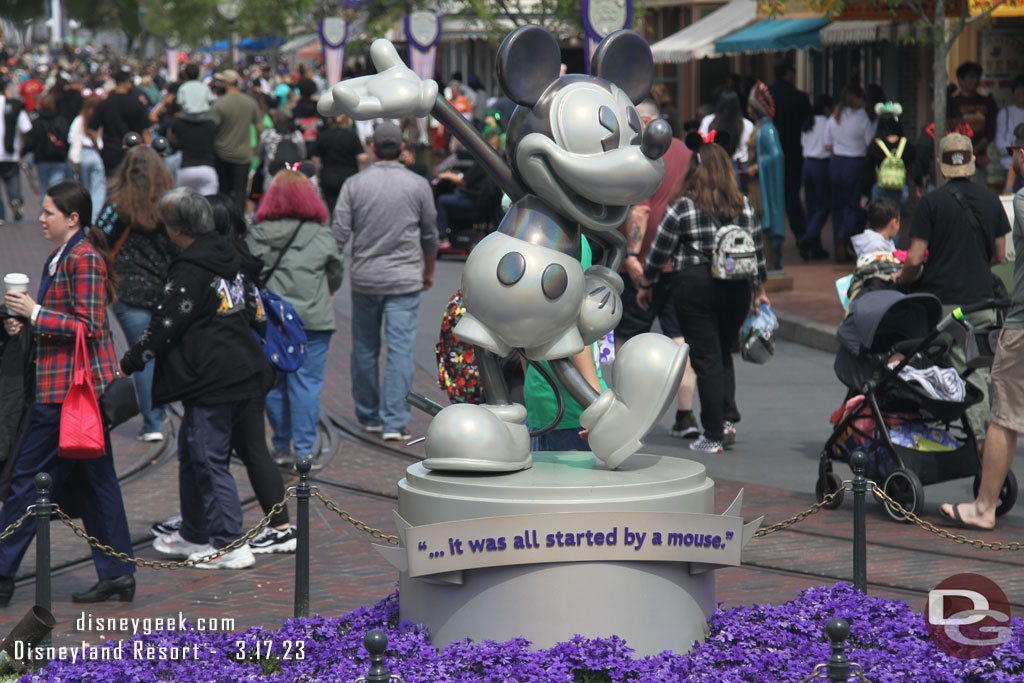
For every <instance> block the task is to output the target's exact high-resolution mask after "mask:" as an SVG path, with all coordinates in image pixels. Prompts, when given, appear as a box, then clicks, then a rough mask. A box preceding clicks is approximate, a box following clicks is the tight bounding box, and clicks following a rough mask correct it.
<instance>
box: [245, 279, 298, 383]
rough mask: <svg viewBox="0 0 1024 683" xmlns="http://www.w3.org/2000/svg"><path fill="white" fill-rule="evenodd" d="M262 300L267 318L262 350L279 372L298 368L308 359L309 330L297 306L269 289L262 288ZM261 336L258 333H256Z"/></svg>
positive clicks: (260, 297) (260, 298)
mask: <svg viewBox="0 0 1024 683" xmlns="http://www.w3.org/2000/svg"><path fill="white" fill-rule="evenodd" d="M259 301H260V304H261V306H262V308H263V315H265V316H266V318H267V331H266V332H265V334H264V337H263V339H261V340H260V341H261V342H262V343H263V353H264V354H266V356H267V360H268V361H270V364H271V365H273V366H274V368H275V369H277V370H278V371H280V372H295V371H296V370H298V369H299V368H301V367H302V363H303V362H304V361H305V360H306V331H305V329H303V322H302V318H300V317H299V314H298V313H296V312H295V307H294V306H292V305H291V304H290V303H288V302H287V301H285V300H284V299H282V298H281V297H280V295H278V294H275V293H274V292H271V291H270V290H266V289H262V290H260V296H259ZM257 336H259V335H257Z"/></svg>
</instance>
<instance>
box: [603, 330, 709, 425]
mask: <svg viewBox="0 0 1024 683" xmlns="http://www.w3.org/2000/svg"><path fill="white" fill-rule="evenodd" d="M672 341H674V342H675V343H676V344H680V345H681V344H684V343H686V340H685V339H683V338H682V337H672ZM625 343H626V340H625V339H622V338H620V337H616V338H615V352H616V353H618V352H619V349H620V348H622V345H623V344H625ZM696 386H697V373H696V372H694V371H693V366H692V365H690V358H689V356H687V358H686V370H685V371H684V372H683V379H682V381H680V382H679V391H678V392H677V393H676V397H677V398H676V408H677V409H678V410H689V411H692V410H693V390H694V388H695V387H696Z"/></svg>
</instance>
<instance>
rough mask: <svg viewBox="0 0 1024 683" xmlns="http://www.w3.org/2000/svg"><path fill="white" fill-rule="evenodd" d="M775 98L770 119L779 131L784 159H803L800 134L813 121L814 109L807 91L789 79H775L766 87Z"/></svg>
mask: <svg viewBox="0 0 1024 683" xmlns="http://www.w3.org/2000/svg"><path fill="white" fill-rule="evenodd" d="M768 91H769V92H770V93H771V95H772V98H773V99H774V100H775V116H774V117H772V121H773V122H774V123H775V127H776V128H777V129H778V131H779V143H780V144H781V146H782V153H783V154H784V155H785V158H786V161H787V162H790V160H794V162H795V160H801V161H802V160H803V154H802V153H801V148H800V134H801V133H802V132H803V131H804V130H805V129H808V128H809V124H812V123H813V121H814V110H813V109H812V108H811V100H810V98H809V97H808V96H807V93H805V92H803V91H802V90H797V88H796V86H795V85H793V84H792V83H790V82H789V81H775V83H774V84H773V85H772V86H771V87H770V88H769V89H768Z"/></svg>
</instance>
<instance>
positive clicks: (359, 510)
mask: <svg viewBox="0 0 1024 683" xmlns="http://www.w3.org/2000/svg"><path fill="white" fill-rule="evenodd" d="M47 247H48V245H47V244H46V243H45V242H43V241H42V240H41V239H40V238H39V234H38V230H36V229H35V226H34V225H32V226H29V225H28V224H25V223H23V224H22V225H16V226H12V225H11V224H8V226H6V227H5V228H2V229H0V270H3V271H4V272H7V271H9V270H14V269H15V268H14V267H13V266H14V264H25V263H30V264H39V263H41V262H42V259H43V258H44V257H45V254H46V253H47ZM791 252H793V253H791ZM785 256H786V263H787V264H792V265H787V266H786V271H787V273H789V274H790V275H792V276H793V277H794V284H795V289H794V290H793V291H791V292H783V293H776V294H774V295H773V302H774V304H775V306H776V308H777V309H778V310H779V311H780V312H781V313H782V314H784V315H785V314H788V315H791V316H793V317H794V319H797V321H798V329H805V330H806V329H808V325H809V324H810V323H813V324H814V325H816V326H820V328H822V329H824V330H826V331H828V330H829V328H830V327H831V329H832V330H834V327H835V325H836V324H837V323H838V322H839V320H840V319H841V316H842V309H841V308H840V306H839V304H838V300H837V299H836V296H835V288H834V284H833V283H834V280H835V279H836V278H838V277H841V276H842V275H844V274H846V272H848V271H847V267H845V266H836V265H833V264H830V263H815V264H803V263H801V262H800V261H799V259H798V258H797V257H796V254H795V252H794V250H793V249H792V247H791V246H790V247H787V252H786V255H785ZM25 268H26V266H22V267H21V268H18V269H20V270H24V269H25ZM27 268H28V270H29V271H30V272H32V271H33V270H38V266H37V265H33V266H31V267H27ZM807 321H810V323H807V324H805V323H806V322H807ZM801 325H803V328H801V327H800V326H801ZM348 334H349V333H348V320H347V319H345V318H342V317H339V332H338V334H337V335H335V337H334V340H333V343H332V348H331V351H330V354H329V360H328V367H329V368H330V371H329V380H328V382H327V385H326V386H325V388H324V394H323V406H324V409H325V411H326V412H327V413H329V414H331V415H332V416H335V417H336V418H337V419H338V420H339V421H340V422H341V423H343V424H344V423H347V424H348V425H350V426H351V425H352V424H353V423H354V416H353V406H352V401H351V395H350V390H349V386H350V380H349V363H348V357H347V349H348V338H349V336H348ZM414 389H415V390H416V391H418V392H420V393H423V394H425V395H427V396H430V397H431V398H434V399H435V400H437V401H439V402H442V403H443V402H444V399H445V397H444V395H443V393H442V392H441V391H440V390H439V389H438V388H437V386H436V383H435V381H434V376H433V371H432V369H431V370H430V371H428V370H424V369H422V368H418V369H417V373H416V377H415V381H414ZM427 422H428V418H427V416H426V415H424V414H422V413H419V412H417V411H414V412H413V418H412V422H411V424H410V430H411V431H412V432H413V433H414V434H415V435H421V434H423V433H424V431H425V429H426V425H427ZM137 429H138V425H137V424H135V423H129V424H127V425H125V426H123V427H122V428H120V429H119V430H118V431H117V433H115V435H114V449H115V454H116V455H115V457H116V463H117V467H118V471H119V472H125V471H127V470H129V469H131V468H132V467H133V466H136V465H137V464H138V463H139V461H140V460H145V459H147V458H152V457H153V452H152V449H146V448H144V447H142V445H141V444H138V443H137V442H136V441H134V439H133V436H134V434H135V433H136V432H137ZM401 450H402V451H403V452H405V453H407V454H414V455H420V456H421V455H422V446H421V445H416V446H411V447H408V448H401ZM408 462H409V459H408V457H395V456H394V455H388V454H385V453H382V452H381V451H380V450H378V449H376V448H374V447H372V445H369V444H368V443H366V442H365V441H363V440H360V439H354V438H342V441H341V442H340V446H339V449H338V451H337V454H336V455H335V456H334V457H333V458H332V459H331V460H330V461H329V462H328V464H327V467H326V468H325V469H324V471H323V472H322V475H321V476H322V477H323V478H324V480H327V481H332V482H341V483H345V484H351V485H355V486H360V487H363V488H365V489H368V490H371V491H375V492H377V493H379V494H383V495H394V494H395V492H396V484H397V482H398V480H399V479H400V478H401V476H402V475H403V472H404V468H405V467H406V466H407V464H408ZM235 473H236V475H242V476H236V478H237V480H238V482H239V490H240V493H241V494H242V495H243V496H249V494H250V491H249V488H248V484H247V482H246V481H245V477H244V473H242V472H241V471H240V469H237V468H236V470H235ZM176 476H177V475H176V467H175V464H174V458H173V456H171V457H167V458H165V459H164V460H162V461H161V462H160V463H159V464H158V465H156V466H153V467H152V468H150V469H149V470H147V471H146V472H145V473H144V474H143V475H141V476H139V477H137V478H135V479H134V480H132V481H131V482H130V483H129V484H127V485H126V486H125V487H124V496H125V501H126V507H127V509H128V515H129V524H130V526H131V531H132V537H133V539H136V540H143V539H145V538H147V536H148V535H149V534H148V529H149V525H150V524H152V523H153V522H154V521H158V520H161V519H164V518H166V517H167V516H170V515H171V514H173V513H174V512H175V510H176V508H177V496H176V486H177V484H176ZM717 484H718V492H719V494H718V498H717V500H718V505H717V507H718V510H719V511H721V510H722V509H724V507H725V505H726V504H728V502H729V501H731V500H732V498H733V496H734V495H735V493H736V491H737V490H738V489H739V488H741V487H743V488H745V490H746V498H745V503H744V508H743V509H744V513H745V514H747V515H754V514H758V515H759V514H764V515H765V516H766V521H767V522H769V523H770V522H774V521H777V520H779V519H783V518H786V517H789V516H790V515H792V514H794V513H796V512H798V511H800V510H803V509H805V508H806V507H808V506H809V505H810V504H811V503H812V502H813V496H812V495H811V494H810V493H806V492H795V491H786V490H782V489H777V488H773V487H767V486H761V485H759V484H757V483H756V482H755V483H751V482H734V481H719V482H717ZM323 490H324V492H325V495H327V496H328V497H330V498H332V499H334V500H336V501H338V503H339V505H340V506H341V507H343V508H345V509H346V510H348V511H349V512H351V513H352V514H353V515H354V516H355V517H357V518H360V519H363V520H365V521H366V522H367V523H369V524H370V525H372V526H376V527H378V528H381V529H384V530H385V531H388V532H390V531H392V530H393V523H392V518H391V511H392V510H393V509H394V507H395V505H394V503H393V502H392V501H389V500H384V499H381V498H379V497H368V496H361V495H357V494H353V493H350V492H345V491H343V490H340V489H337V488H333V487H330V486H326V485H325V486H324V487H323ZM851 505H852V504H851V502H850V497H849V496H848V497H847V499H846V502H845V503H844V504H843V506H842V507H841V508H840V509H839V510H836V511H823V512H821V513H819V514H818V515H815V516H813V517H811V518H810V519H808V520H806V521H805V522H803V523H801V524H800V525H799V526H798V527H796V529H795V530H791V531H784V532H780V533H778V534H775V535H772V536H770V537H768V538H765V539H755V540H753V541H751V543H750V545H749V546H748V548H747V552H746V555H745V557H746V561H747V566H744V567H737V568H727V569H723V570H720V571H719V572H718V573H717V598H718V599H719V600H720V601H722V602H724V603H725V604H728V605H736V604H744V603H752V602H766V601H767V602H779V601H783V600H787V599H790V598H791V597H792V596H793V595H794V594H795V593H796V592H797V591H798V590H800V589H802V588H807V587H810V586H814V585H820V584H822V583H827V582H830V581H831V580H833V579H832V578H831V577H849V575H850V565H851V547H852V546H851V542H850V537H851V535H850V523H851V509H852V507H851ZM290 507H291V509H292V511H293V513H294V503H292V504H291V506H290ZM258 519H259V513H258V511H257V510H255V509H253V508H252V507H250V508H249V509H248V510H247V512H246V524H247V525H252V524H255V523H256V521H258ZM310 519H311V533H312V538H313V552H312V557H311V605H312V610H313V611H314V612H318V613H323V614H331V615H337V614H340V613H342V612H344V611H346V610H349V609H352V608H354V607H356V606H359V605H364V604H369V603H372V602H373V601H375V600H377V599H379V598H381V597H382V596H384V595H386V594H387V593H388V592H390V591H391V590H392V589H393V587H394V584H395V581H396V580H397V573H396V572H395V571H394V570H393V569H392V568H391V567H390V565H388V564H387V563H385V562H384V560H383V559H381V558H380V557H379V556H378V555H377V554H376V553H375V552H374V551H373V550H372V549H371V548H370V544H369V538H368V537H367V536H366V535H364V534H361V533H359V532H357V531H356V530H355V529H354V528H353V527H351V526H349V525H347V524H345V523H344V522H342V521H341V520H340V519H338V518H337V516H336V515H334V514H333V513H330V512H328V511H327V510H326V509H324V508H323V507H322V506H321V505H319V503H318V502H317V501H315V500H314V501H312V504H311V515H310ZM1021 531H1022V530H1021V529H1019V528H1011V527H1009V526H1000V531H999V533H998V534H997V535H998V537H999V538H1000V539H1006V540H1009V539H1012V538H1019V537H1020V536H1021ZM868 532H869V540H870V542H871V547H870V549H869V553H868V556H869V562H870V564H869V575H868V576H869V579H870V580H871V581H872V582H873V583H872V585H871V592H872V593H875V594H879V595H886V596H890V597H902V598H906V599H909V600H910V601H911V602H912V604H915V606H917V605H918V603H919V602H920V594H919V593H917V592H916V591H920V590H927V589H928V588H930V587H931V586H932V585H934V584H935V583H937V582H938V581H939V580H941V579H942V578H945V576H948V575H949V574H950V573H954V572H956V571H961V570H964V569H965V568H971V569H972V570H975V571H979V572H981V573H990V572H994V573H995V574H996V575H998V576H999V581H1000V583H1001V584H1002V585H1003V587H1004V589H1006V591H1007V593H1008V594H1009V595H1010V596H1011V601H1013V602H1015V603H1017V604H1020V603H1021V602H1022V600H1021V597H1020V596H1021V595H1022V591H1021V588H1022V587H1024V586H1022V585H1021V582H1022V581H1024V578H1022V577H1024V573H1021V572H1019V565H1020V564H1021V563H1022V559H1021V558H1020V556H1019V555H1013V556H1010V555H1009V554H1004V556H1002V557H992V556H991V553H988V552H987V551H979V550H974V549H971V548H965V547H963V546H957V545H953V544H952V543H948V542H944V541H941V540H939V539H936V538H933V537H931V536H929V535H928V534H927V533H925V532H923V531H920V530H917V529H913V528H911V527H908V526H905V525H898V524H894V523H892V522H889V521H888V520H887V519H885V518H884V516H883V515H882V513H881V511H880V510H879V509H878V508H877V506H875V505H874V504H873V503H869V522H868ZM53 536H54V560H55V564H61V563H66V562H70V561H73V560H75V559H85V558H86V557H87V552H86V549H85V546H84V543H83V542H82V541H81V540H79V539H77V538H74V537H73V536H72V535H71V534H70V532H68V531H67V530H66V529H65V528H64V527H63V525H59V524H55V525H53ZM139 556H140V557H146V558H150V559H158V554H157V553H155V552H154V551H153V550H152V549H151V548H148V547H144V548H143V549H142V550H141V551H140V552H139ZM33 562H34V555H33V551H32V550H31V549H30V551H29V553H28V555H27V557H26V561H25V563H24V565H23V567H22V572H21V574H20V575H21V576H27V575H28V574H29V573H30V572H31V571H32V569H33ZM293 567H294V559H293V557H292V556H288V555H276V556H260V557H258V560H257V565H256V567H255V568H253V569H251V570H246V571H213V572H203V571H201V570H181V571H173V572H172V571H160V572H157V571H154V570H149V569H142V570H141V571H140V573H139V575H138V591H137V593H136V598H135V601H134V602H133V603H130V604H122V603H115V602H108V603H105V604H102V605H75V604H74V603H71V602H70V600H69V598H68V593H70V592H72V591H74V590H81V589H83V588H86V587H88V586H90V585H91V584H92V583H93V582H94V581H95V575H94V572H93V569H92V567H91V563H89V562H86V563H84V564H78V565H75V566H73V567H71V568H70V569H69V570H68V571H65V572H62V573H60V574H59V575H58V576H56V577H55V579H54V612H55V614H56V615H57V617H58V620H59V626H58V629H57V631H56V632H55V641H56V642H58V643H61V642H63V643H77V642H78V641H81V640H83V639H84V640H87V641H89V642H91V643H95V642H97V641H98V640H99V639H100V638H101V636H103V635H104V634H98V633H95V632H91V631H88V630H86V631H85V632H79V631H76V630H75V621H76V620H77V619H78V617H79V616H80V615H81V614H82V613H83V612H85V613H90V614H92V615H93V616H102V617H110V616H134V617H140V618H145V617H158V616H165V615H168V614H177V613H178V611H181V612H182V613H184V614H185V616H186V617H187V618H190V619H195V618H197V617H217V618H233V619H234V620H235V623H234V628H236V629H242V628H245V627H247V626H251V625H258V624H263V625H267V626H271V627H273V626H276V625H278V624H280V623H281V621H283V620H284V619H286V618H288V617H289V616H290V615H291V613H292V600H293V596H292V585H293V583H292V575H293ZM32 593H33V588H32V585H31V584H28V585H23V586H19V588H18V590H17V591H16V593H15V596H14V600H13V602H12V604H11V605H10V606H9V607H8V608H7V609H5V610H3V611H2V612H0V634H2V633H3V632H5V630H6V629H7V628H10V627H11V626H12V625H13V624H14V623H15V622H16V621H17V620H18V619H20V617H21V615H22V614H24V612H25V611H26V610H27V609H28V607H29V606H30V605H31V603H32ZM110 635H111V636H114V635H116V634H110Z"/></svg>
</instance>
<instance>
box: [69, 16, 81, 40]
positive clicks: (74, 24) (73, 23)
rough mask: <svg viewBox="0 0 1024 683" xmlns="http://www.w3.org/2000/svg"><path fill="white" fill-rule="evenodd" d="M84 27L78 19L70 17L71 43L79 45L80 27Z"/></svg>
mask: <svg viewBox="0 0 1024 683" xmlns="http://www.w3.org/2000/svg"><path fill="white" fill-rule="evenodd" d="M81 27H82V24H81V22H79V21H78V19H68V28H69V29H71V44H72V45H76V46H77V45H78V29H80V28H81Z"/></svg>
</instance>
